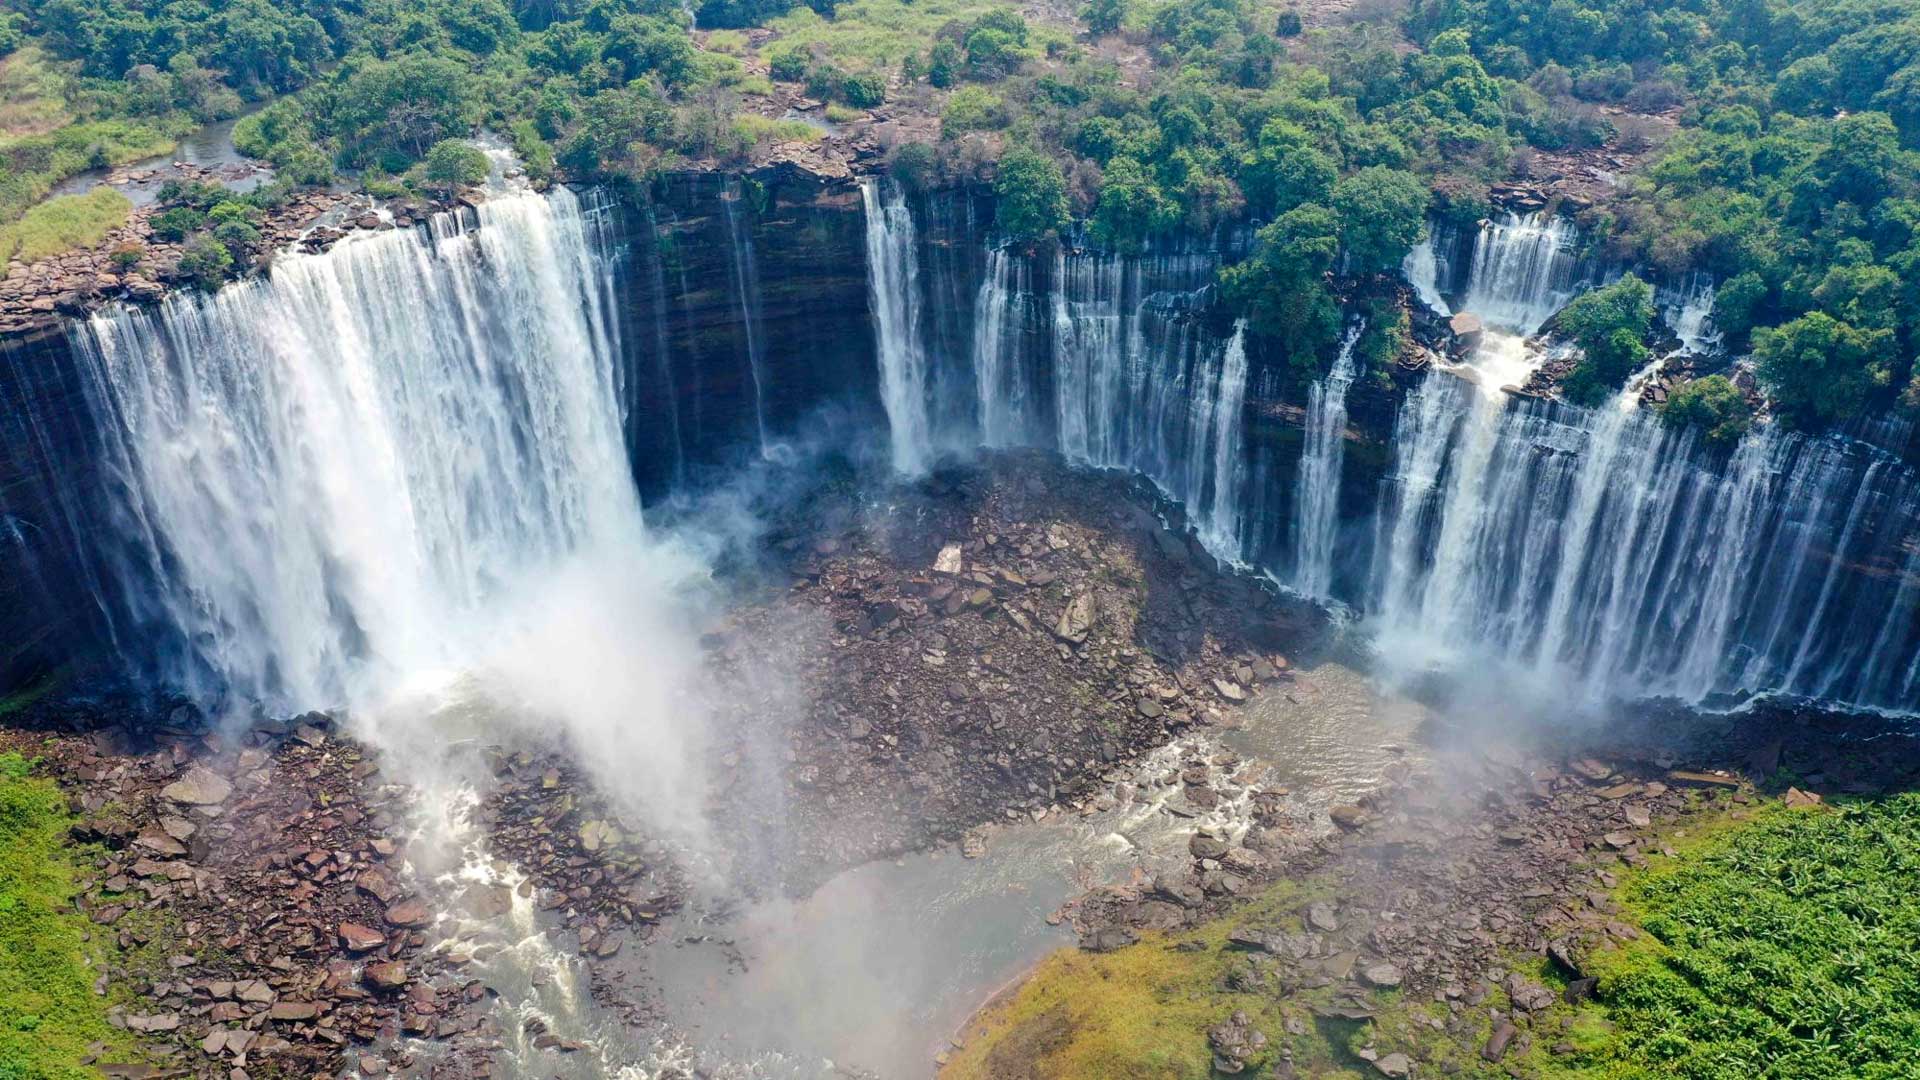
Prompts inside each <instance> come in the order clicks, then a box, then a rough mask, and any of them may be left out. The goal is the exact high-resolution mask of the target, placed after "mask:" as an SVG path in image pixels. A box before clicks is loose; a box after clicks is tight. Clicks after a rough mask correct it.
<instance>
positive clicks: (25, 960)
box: [0, 752, 125, 1080]
mask: <svg viewBox="0 0 1920 1080" xmlns="http://www.w3.org/2000/svg"><path fill="white" fill-rule="evenodd" d="M31 772H32V764H31V763H30V762H29V761H27V760H26V759H25V758H23V757H22V756H21V755H20V754H18V753H15V752H7V753H0V1080H69V1078H71V1080H83V1078H87V1077H93V1076H96V1075H98V1074H97V1073H95V1072H94V1071H93V1070H92V1069H89V1068H85V1067H83V1066H82V1065H81V1064H80V1062H81V1059H82V1058H83V1057H84V1056H85V1055H86V1053H87V1049H88V1047H89V1046H91V1045H92V1044H94V1043H106V1044H108V1045H109V1046H116V1047H117V1046H122V1045H124V1042H125V1037H124V1036H123V1035H122V1034H121V1033H119V1032H117V1031H115V1030H114V1029H113V1028H112V1027H110V1026H108V1024H107V1020H106V1000H105V999H104V998H101V997H99V996H97V995H95V994H94V992H93V982H94V979H95V977H96V973H97V970H98V967H99V965H100V964H101V963H102V962H103V961H104V959H105V955H106V951H107V945H106V944H105V942H104V941H103V940H102V939H101V937H100V935H99V933H98V932H97V928H96V927H94V925H93V924H92V923H91V922H90V921H88V920H87V918H86V917H85V916H83V915H81V914H80V913H79V912H78V911H77V910H76V909H75V907H74V904H73V896H74V892H75V887H74V875H75V872H76V867H75V864H74V861H73V859H74V851H73V849H72V848H70V847H68V846H66V840H67V829H68V827H69V826H70V825H71V824H72V819H71V817H70V815H69V814H68V812H67V806H66V801H65V800H64V799H63V798H62V797H61V794H60V791H59V789H58V788H57V787H55V786H54V784H53V782H52V781H50V780H46V779H42V778H36V777H34V776H32V775H31Z"/></svg>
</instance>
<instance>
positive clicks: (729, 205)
mask: <svg viewBox="0 0 1920 1080" xmlns="http://www.w3.org/2000/svg"><path fill="white" fill-rule="evenodd" d="M745 197H746V194H745V192H744V191H743V190H742V189H741V186H740V182H739V181H738V180H737V179H729V180H728V182H727V193H726V197H725V198H723V199H721V200H720V205H721V206H723V207H725V213H726V217H727V237H728V239H729V241H730V242H731V244H732V247H733V286H734V288H733V295H734V298H735V299H736V300H737V301H738V302H739V307H740V332H741V333H743V334H745V335H746V339H747V370H748V372H749V374H751V375H752V376H753V421H754V425H755V428H756V429H757V431H758V433H759V436H760V456H761V457H772V456H774V455H775V449H776V448H775V447H774V444H773V441H772V440H771V439H770V438H768V436H767V376H766V357H765V355H764V353H763V348H764V346H763V345H762V344H761V341H760V265H759V263H758V262H757V261H756V260H755V258H754V254H753V234H752V233H751V232H750V231H749V230H748V229H746V228H743V227H742V226H741V223H740V206H739V204H740V202H741V200H742V199H744V198H745Z"/></svg>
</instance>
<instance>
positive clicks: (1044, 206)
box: [993, 144, 1069, 243]
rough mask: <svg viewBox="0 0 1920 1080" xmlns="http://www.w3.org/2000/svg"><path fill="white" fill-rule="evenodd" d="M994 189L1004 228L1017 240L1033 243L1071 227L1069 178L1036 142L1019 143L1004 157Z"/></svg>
mask: <svg viewBox="0 0 1920 1080" xmlns="http://www.w3.org/2000/svg"><path fill="white" fill-rule="evenodd" d="M993 193H994V195H995V196H996V197H997V198H998V210H997V212H996V220H997V222H998V224H999V226H1000V232H1001V234H1002V235H1004V236H1006V237H1007V238H1008V239H1010V240H1012V241H1014V242H1015V243H1031V242H1033V241H1035V240H1039V239H1042V238H1044V237H1047V236H1050V235H1052V234H1053V233H1055V232H1057V231H1059V230H1061V229H1064V228H1066V227H1067V222H1068V220H1069V213H1068V205H1067V178H1066V176H1065V174H1063V173H1062V172H1061V171H1060V166H1059V165H1058V164H1057V163H1056V162H1055V161H1054V160H1053V159H1052V158H1050V157H1048V156H1047V155H1045V154H1043V153H1041V152H1040V151H1038V150H1036V149H1034V148H1033V147H1032V146H1028V145H1024V144H1023V145H1020V146H1016V147H1014V148H1013V149H1011V150H1008V151H1007V152H1006V154H1005V155H1003V156H1002V157H1001V158H1000V172H999V175H997V176H995V177H994V180H993Z"/></svg>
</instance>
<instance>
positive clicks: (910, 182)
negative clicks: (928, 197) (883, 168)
mask: <svg viewBox="0 0 1920 1080" xmlns="http://www.w3.org/2000/svg"><path fill="white" fill-rule="evenodd" d="M887 171H888V172H889V173H891V174H892V176H893V178H894V179H895V180H897V181H899V182H900V186H901V187H904V188H907V189H908V190H911V191H918V190H921V189H924V188H927V187H929V186H931V185H932V183H933V181H934V180H935V179H936V178H937V177H938V175H939V172H940V154H939V152H938V151H936V150H934V148H933V147H931V146H929V145H927V144H926V143H922V142H910V143H902V144H900V145H899V146H896V147H894V148H893V156H892V157H890V158H889V159H888V160H887Z"/></svg>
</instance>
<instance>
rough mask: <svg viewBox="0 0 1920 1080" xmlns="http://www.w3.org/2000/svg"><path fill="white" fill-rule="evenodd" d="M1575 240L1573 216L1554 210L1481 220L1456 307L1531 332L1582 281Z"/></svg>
mask: <svg viewBox="0 0 1920 1080" xmlns="http://www.w3.org/2000/svg"><path fill="white" fill-rule="evenodd" d="M1578 241H1579V231H1578V230H1577V229H1576V228H1575V227H1574V225H1573V222H1571V221H1569V220H1568V219H1566V218H1564V217H1561V216H1559V215H1558V214H1547V213H1544V212H1540V211H1536V212H1534V213H1531V214H1528V215H1526V216H1524V217H1521V216H1519V215H1515V214H1507V215H1506V216H1504V217H1503V218H1501V219H1500V220H1498V221H1489V222H1485V223H1483V224H1482V225H1481V227H1480V234H1479V236H1478V237H1476V238H1475V240H1474V246H1473V264H1472V266H1470V267H1469V268H1468V276H1467V283H1466V293H1465V295H1464V296H1463V297H1462V298H1461V301H1460V304H1459V308H1460V310H1462V311H1470V312H1473V313H1474V314H1475V315H1478V316H1480V317H1481V318H1482V319H1484V320H1485V321H1486V322H1487V324H1488V325H1490V326H1495V327H1498V328H1500V329H1502V330H1507V331H1511V332H1513V333H1516V334H1519V335H1521V336H1523V337H1524V336H1527V335H1530V334H1532V333H1534V332H1535V331H1537V330H1539V329H1540V327H1541V326H1542V325H1544V324H1545V323H1546V321H1547V320H1548V319H1550V318H1552V317H1553V313H1554V312H1556V311H1559V310H1560V309H1561V308H1563V307H1565V306H1566V304H1567V301H1568V300H1571V299H1573V295H1574V293H1575V292H1577V291H1578V290H1579V287H1580V286H1581V285H1582V284H1583V275H1582V267H1581V265H1580V259H1579V257H1578V254H1577V252H1576V251H1575V246H1576V245H1577V243H1578Z"/></svg>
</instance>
